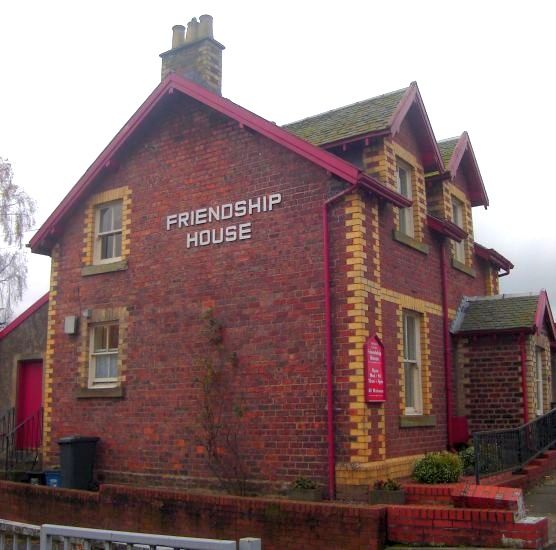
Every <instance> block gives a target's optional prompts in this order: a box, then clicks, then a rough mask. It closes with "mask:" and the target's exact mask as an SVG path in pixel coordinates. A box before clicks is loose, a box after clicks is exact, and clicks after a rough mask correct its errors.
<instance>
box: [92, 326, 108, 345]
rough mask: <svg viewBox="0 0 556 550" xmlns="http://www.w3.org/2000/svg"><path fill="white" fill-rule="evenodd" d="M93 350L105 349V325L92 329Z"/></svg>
mask: <svg viewBox="0 0 556 550" xmlns="http://www.w3.org/2000/svg"><path fill="white" fill-rule="evenodd" d="M94 340H95V343H94V346H95V349H94V351H102V350H105V349H106V327H104V326H99V327H95V329H94Z"/></svg>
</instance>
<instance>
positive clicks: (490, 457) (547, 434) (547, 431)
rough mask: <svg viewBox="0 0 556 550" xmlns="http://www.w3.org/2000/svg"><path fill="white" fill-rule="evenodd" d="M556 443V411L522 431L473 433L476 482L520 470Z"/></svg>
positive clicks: (555, 409)
mask: <svg viewBox="0 0 556 550" xmlns="http://www.w3.org/2000/svg"><path fill="white" fill-rule="evenodd" d="M555 443H556V408H554V409H552V410H551V411H550V412H549V413H547V414H545V415H543V416H540V417H539V418H537V419H535V420H532V421H531V422H529V423H528V424H524V425H523V426H520V427H519V428H512V429H508V430H494V431H490V432H477V433H474V434H473V446H474V448H475V479H476V481H477V484H478V483H479V482H480V478H481V477H485V476H487V475H492V474H496V473H500V472H505V471H510V470H511V471H519V470H520V469H521V468H523V466H525V465H526V464H527V463H528V462H530V461H531V460H533V459H534V458H535V457H537V456H538V455H540V454H541V453H542V452H543V451H545V450H546V449H548V448H549V447H551V446H552V445H554V444H555Z"/></svg>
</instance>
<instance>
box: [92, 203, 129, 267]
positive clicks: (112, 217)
mask: <svg viewBox="0 0 556 550" xmlns="http://www.w3.org/2000/svg"><path fill="white" fill-rule="evenodd" d="M121 257H122V201H121V200H117V201H113V202H108V203H105V204H99V205H98V206H97V207H96V209H95V249H94V260H95V263H96V264H103V263H109V262H114V261H117V260H119V259H121Z"/></svg>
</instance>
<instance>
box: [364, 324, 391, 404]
mask: <svg viewBox="0 0 556 550" xmlns="http://www.w3.org/2000/svg"><path fill="white" fill-rule="evenodd" d="M365 401H366V402H367V403H376V402H382V401H386V382H385V379H384V346H383V345H382V342H381V341H380V338H379V337H378V336H376V335H375V336H373V337H372V338H367V341H366V342H365Z"/></svg>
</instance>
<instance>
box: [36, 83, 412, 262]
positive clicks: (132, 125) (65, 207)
mask: <svg viewBox="0 0 556 550" xmlns="http://www.w3.org/2000/svg"><path fill="white" fill-rule="evenodd" d="M174 90H177V91H179V92H181V93H183V94H185V95H187V96H189V97H191V98H193V99H195V100H197V101H199V102H201V103H203V104H205V105H207V106H208V107H210V108H212V109H214V110H216V111H218V112H220V113H222V114H224V115H226V116H228V117H230V118H232V119H234V120H236V121H237V122H238V123H239V124H241V125H244V126H247V127H249V128H251V129H253V130H255V131H256V132H258V133H259V134H261V135H263V136H265V137H268V138H269V139H272V140H273V141H275V142H276V143H279V144H280V145H282V146H284V147H286V148H288V149H290V150H291V151H293V152H295V153H297V154H298V155H300V156H302V157H304V158H306V159H307V160H309V161H311V162H313V163H315V164H317V165H318V166H321V167H322V168H324V169H325V170H327V171H328V172H330V173H331V174H334V175H335V176H337V177H339V178H341V179H343V180H345V181H347V182H348V183H351V184H355V183H357V182H358V181H359V179H360V177H361V171H360V170H359V169H358V168H357V167H356V166H354V165H353V164H350V163H349V162H346V161H345V160H342V159H340V158H339V157H337V156H336V155H334V154H332V153H329V152H328V151H325V150H324V149H321V148H319V147H316V146H315V145H312V144H311V143H309V142H307V141H305V140H303V139H301V138H299V137H297V136H295V135H293V134H291V133H289V132H287V131H286V130H284V129H282V128H281V127H280V126H277V125H276V124H273V123H271V122H269V121H267V120H265V119H264V118H262V117H260V116H258V115H255V114H254V113H252V112H250V111H248V110H247V109H244V108H243V107H240V106H239V105H237V104H235V103H233V102H232V101H230V100H228V99H225V98H223V97H221V96H219V95H216V94H214V93H212V92H210V91H209V90H207V89H205V88H203V87H202V86H200V85H199V84H196V83H195V82H192V81H190V80H186V79H184V78H182V77H179V76H177V75H175V74H171V75H169V76H168V77H167V78H166V79H165V80H164V81H163V82H162V83H161V84H159V85H158V86H157V87H156V88H155V90H154V91H153V92H152V94H151V95H150V96H149V97H148V98H147V100H146V101H145V102H144V103H143V104H142V105H141V107H140V108H139V109H138V110H137V111H136V113H135V114H134V115H133V116H132V117H131V118H130V120H129V121H128V122H127V123H126V124H125V125H124V127H123V128H122V129H121V130H120V131H119V132H118V134H117V135H116V137H115V138H114V139H113V140H112V141H111V142H110V144H109V145H108V147H106V149H105V150H104V151H103V152H102V153H101V154H100V156H99V157H98V158H97V160H96V161H95V162H94V163H93V164H92V165H91V167H90V168H89V169H88V170H87V172H85V174H84V175H83V176H82V177H81V179H80V180H79V181H78V182H77V184H76V185H75V186H74V187H73V188H72V190H71V191H70V192H69V193H68V195H66V197H65V198H64V200H63V201H62V202H61V203H60V204H59V206H58V207H57V208H56V210H54V212H53V213H52V214H51V215H50V217H49V218H48V219H47V220H46V222H45V223H44V224H43V225H42V226H41V228H40V229H39V230H38V231H37V233H36V234H35V235H34V237H33V238H32V239H31V241H30V243H29V246H30V247H31V250H32V251H33V252H43V249H42V248H41V244H43V241H44V240H45V239H46V237H47V236H48V235H49V234H50V233H51V232H52V231H53V230H54V228H55V227H56V225H57V224H58V223H59V222H60V220H61V219H62V217H63V216H64V215H65V214H66V213H67V212H68V211H69V210H70V209H71V208H72V207H73V206H74V204H75V203H76V202H77V200H79V198H80V197H81V195H82V193H83V192H84V191H85V189H86V188H87V187H88V186H89V185H90V184H91V183H92V182H93V180H94V179H95V178H96V177H97V176H98V175H99V174H100V172H101V170H102V169H103V168H104V167H105V165H106V163H107V162H109V161H110V159H111V158H112V157H113V156H114V155H116V154H117V152H118V150H119V149H120V148H121V147H122V145H123V144H124V143H125V142H126V140H127V139H128V138H129V137H130V135H131V134H132V133H133V132H134V131H135V130H137V128H138V126H139V125H140V124H141V123H142V122H143V121H144V120H145V118H146V117H147V116H148V114H149V113H150V112H151V111H152V110H153V109H154V107H155V106H156V105H157V104H158V103H159V102H160V101H161V100H162V98H163V97H165V95H166V94H168V93H172V92H174ZM369 180H372V185H373V186H374V187H375V191H376V192H378V190H379V189H381V188H383V190H382V193H383V195H384V196H385V197H388V196H392V200H394V201H397V202H399V200H400V199H399V197H397V193H394V195H392V193H393V192H390V191H389V190H388V189H387V188H386V187H385V186H383V185H382V184H381V183H380V182H379V181H378V180H375V179H374V178H371V177H370V176H366V177H365V178H364V183H366V182H367V181H369ZM402 203H403V201H402Z"/></svg>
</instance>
